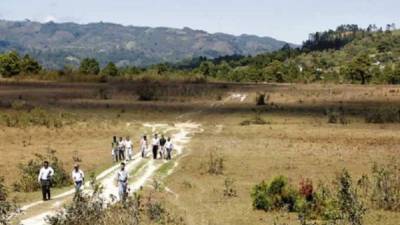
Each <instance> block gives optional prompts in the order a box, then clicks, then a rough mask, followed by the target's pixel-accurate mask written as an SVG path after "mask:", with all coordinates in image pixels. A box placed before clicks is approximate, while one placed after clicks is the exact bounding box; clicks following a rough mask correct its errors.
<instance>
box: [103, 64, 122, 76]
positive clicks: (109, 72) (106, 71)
mask: <svg viewBox="0 0 400 225" xmlns="http://www.w3.org/2000/svg"><path fill="white" fill-rule="evenodd" d="M118 74H119V70H118V68H117V66H116V65H115V64H114V63H113V62H109V63H108V64H107V66H105V67H104V68H103V69H102V70H101V75H103V76H112V77H115V76H118Z"/></svg>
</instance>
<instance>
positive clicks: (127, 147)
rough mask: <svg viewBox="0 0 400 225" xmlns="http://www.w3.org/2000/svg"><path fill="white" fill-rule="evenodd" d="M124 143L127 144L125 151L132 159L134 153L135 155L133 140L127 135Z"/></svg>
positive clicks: (129, 158)
mask: <svg viewBox="0 0 400 225" xmlns="http://www.w3.org/2000/svg"><path fill="white" fill-rule="evenodd" d="M124 145H125V151H126V154H127V158H128V160H132V155H133V152H132V148H133V145H132V141H131V139H130V138H129V137H126V139H125V142H124Z"/></svg>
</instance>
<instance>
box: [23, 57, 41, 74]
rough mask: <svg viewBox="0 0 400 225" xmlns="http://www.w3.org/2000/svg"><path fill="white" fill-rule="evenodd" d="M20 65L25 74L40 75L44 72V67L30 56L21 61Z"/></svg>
mask: <svg viewBox="0 0 400 225" xmlns="http://www.w3.org/2000/svg"><path fill="white" fill-rule="evenodd" d="M20 64H21V71H22V72H23V73H27V74H38V73H39V72H40V71H41V70H42V66H41V65H40V64H39V63H38V62H37V61H36V60H35V59H33V58H32V57H31V56H30V55H28V54H26V55H25V56H24V57H23V58H22V59H21V61H20Z"/></svg>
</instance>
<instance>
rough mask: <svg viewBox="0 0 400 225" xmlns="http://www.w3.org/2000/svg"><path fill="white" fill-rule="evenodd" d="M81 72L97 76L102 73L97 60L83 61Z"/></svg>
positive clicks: (87, 59)
mask: <svg viewBox="0 0 400 225" xmlns="http://www.w3.org/2000/svg"><path fill="white" fill-rule="evenodd" d="M79 72H80V73H82V74H85V75H88V74H92V75H97V74H99V72H100V66H99V63H98V62H97V60H96V59H93V58H85V59H83V60H82V61H81V64H80V66H79Z"/></svg>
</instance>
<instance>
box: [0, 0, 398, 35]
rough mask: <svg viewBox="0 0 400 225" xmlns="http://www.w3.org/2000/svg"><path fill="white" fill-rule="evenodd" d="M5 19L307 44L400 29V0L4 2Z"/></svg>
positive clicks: (0, 10)
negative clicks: (353, 28)
mask: <svg viewBox="0 0 400 225" xmlns="http://www.w3.org/2000/svg"><path fill="white" fill-rule="evenodd" d="M0 19H7V20H24V19H30V20H35V21H41V22H47V21H50V20H52V21H55V22H71V21H72V22H78V23H89V22H99V21H104V22H114V23H121V24H125V25H140V26H167V27H176V28H182V27H185V26H187V27H191V28H194V29H202V30H206V31H208V32H212V33H214V32H225V33H231V34H242V33H246V34H256V35H260V36H271V37H274V38H278V39H281V40H285V41H289V42H294V43H301V41H302V40H304V39H306V38H307V36H308V34H309V33H311V32H314V31H321V30H326V29H328V28H335V27H336V26H337V25H340V24H347V23H356V24H359V25H362V26H367V25H368V24H371V23H374V24H377V25H379V26H385V24H387V23H392V22H394V23H396V24H398V25H399V26H398V27H400V0H329V1H328V0H274V1H272V0H242V1H239V0H0Z"/></svg>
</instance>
